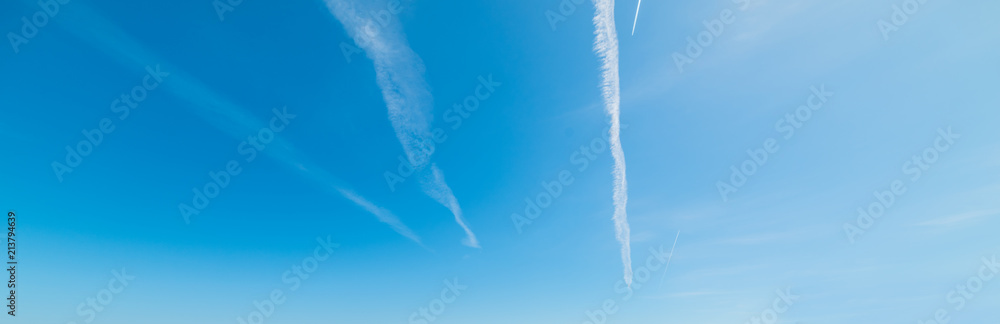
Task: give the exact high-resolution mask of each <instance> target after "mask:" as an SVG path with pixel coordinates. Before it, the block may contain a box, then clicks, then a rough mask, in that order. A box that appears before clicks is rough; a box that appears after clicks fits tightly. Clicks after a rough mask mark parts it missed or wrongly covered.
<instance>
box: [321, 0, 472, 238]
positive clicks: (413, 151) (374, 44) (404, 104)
mask: <svg viewBox="0 0 1000 324" xmlns="http://www.w3.org/2000/svg"><path fill="white" fill-rule="evenodd" d="M326 4H327V7H328V8H329V9H330V12H331V13H333V15H334V16H335V17H336V18H337V20H339V21H340V23H341V24H342V25H343V26H344V28H345V29H346V30H347V33H348V35H350V37H351V38H353V39H354V41H355V43H356V44H358V46H359V47H361V48H362V49H364V51H365V54H366V55H367V56H368V58H370V59H371V60H372V61H373V63H374V65H375V79H376V83H377V84H378V86H379V88H380V89H382V97H383V99H384V101H385V104H386V108H387V109H388V110H389V121H390V122H391V123H392V127H393V129H394V130H395V131H396V138H397V139H399V143H400V144H401V145H402V146H403V151H404V152H406V156H407V158H408V160H409V162H410V164H411V165H413V168H414V169H415V170H421V172H422V173H424V174H425V175H426V174H427V172H428V170H427V167H428V166H430V169H431V170H429V171H430V173H431V174H430V175H427V177H429V180H425V181H424V185H423V190H424V193H425V194H427V196H429V197H431V198H433V199H434V200H436V201H437V202H438V203H440V204H441V205H443V206H445V207H446V208H448V209H449V210H450V211H451V212H452V214H453V215H454V216H455V221H456V222H457V223H458V225H459V226H461V227H462V229H463V230H464V231H465V234H466V238H465V239H464V240H463V244H465V245H467V246H470V247H475V248H478V247H479V241H478V240H477V239H476V236H475V234H474V233H473V232H472V230H471V229H469V226H468V225H467V224H466V222H465V218H464V217H463V216H462V210H461V208H460V207H459V205H458V200H457V198H455V195H454V193H453V192H452V190H451V188H450V187H449V186H448V184H447V183H446V182H445V181H444V176H443V175H442V173H441V170H440V169H438V168H437V166H436V165H433V164H431V163H430V154H429V153H427V152H426V148H425V146H424V145H423V143H425V142H427V141H428V140H429V139H430V138H431V137H432V136H431V132H430V124H431V117H430V116H431V113H432V111H433V107H434V105H433V101H434V99H433V96H432V95H431V93H430V91H429V90H428V88H429V87H428V85H427V83H426V81H424V78H423V74H424V65H423V61H422V60H421V59H420V57H419V56H417V54H416V53H415V52H413V50H412V49H410V46H409V44H408V43H407V41H406V37H405V35H404V34H403V31H402V30H401V28H400V27H399V26H400V24H398V23H393V24H384V23H383V24H379V23H378V22H377V21H375V20H373V19H371V18H370V17H368V16H363V15H362V14H360V13H361V12H365V11H364V10H359V9H360V8H358V4H357V3H356V2H354V1H351V0H327V1H326ZM390 19H395V17H390ZM379 25H381V27H379ZM372 26H374V29H372V28H371V27H372ZM429 164H430V165H429Z"/></svg>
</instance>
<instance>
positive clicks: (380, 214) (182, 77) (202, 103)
mask: <svg viewBox="0 0 1000 324" xmlns="http://www.w3.org/2000/svg"><path fill="white" fill-rule="evenodd" d="M75 10H79V11H80V16H84V17H85V19H81V20H79V21H74V22H73V23H67V22H68V21H69V20H72V18H74V17H65V16H59V17H60V19H59V20H60V21H61V23H66V24H67V26H66V27H68V28H66V29H67V30H68V31H70V32H71V33H73V34H75V35H76V36H77V37H78V38H80V39H82V40H84V41H87V42H89V43H91V44H92V45H94V46H95V47H97V48H101V49H104V50H105V51H107V54H109V55H111V56H113V57H115V58H116V59H118V60H122V61H126V62H129V64H132V65H137V66H143V65H147V64H149V63H150V62H165V61H163V60H161V59H159V58H157V57H156V56H155V55H153V54H151V53H150V52H149V51H147V50H146V49H145V48H144V47H142V45H140V44H139V43H138V42H136V41H135V40H133V39H132V38H131V37H129V36H128V35H127V34H126V33H125V32H123V31H122V30H120V29H119V28H117V27H116V26H114V25H113V24H112V23H111V22H108V21H107V20H105V19H104V18H103V17H101V16H100V15H99V14H97V13H96V12H93V11H91V10H89V9H88V8H85V7H82V4H81V7H75ZM160 65H167V64H164V63H161V64H160ZM166 70H168V73H170V75H169V77H168V78H169V79H168V80H167V81H165V82H164V84H163V85H162V86H164V87H165V88H166V89H167V91H169V92H171V93H172V94H173V95H174V96H175V97H177V98H181V99H184V100H186V101H188V102H190V103H191V104H192V105H193V107H198V109H194V108H193V107H192V109H191V111H192V112H194V113H195V114H196V115H198V116H199V117H201V118H202V119H203V120H205V121H206V122H208V123H209V124H211V125H212V126H214V127H216V128H218V129H219V130H221V131H222V132H224V133H226V134H227V135H229V136H232V137H233V138H236V139H240V140H242V139H245V138H246V136H247V134H250V133H253V132H257V131H258V130H260V129H262V128H264V127H268V126H267V123H265V122H264V121H261V120H260V119H258V118H256V117H254V116H253V114H251V113H249V112H248V111H246V110H245V109H244V108H242V107H240V106H239V105H237V104H235V103H233V102H231V101H229V100H227V99H225V97H223V96H222V95H219V94H218V93H216V92H214V91H212V90H211V88H210V87H209V86H207V85H205V84H204V83H202V82H201V81H199V80H198V79H197V78H195V77H193V76H191V75H189V74H187V73H185V72H184V71H181V70H178V69H173V68H167V69H166ZM261 153H263V154H265V155H268V156H270V157H271V158H273V159H275V160H278V161H281V162H284V164H285V166H286V167H289V168H290V169H293V170H294V171H297V172H299V175H300V176H302V177H303V178H305V179H308V180H310V181H312V182H314V183H315V184H317V185H318V186H320V187H322V188H323V189H324V190H325V191H327V192H328V193H331V194H334V195H339V196H342V197H344V198H346V199H348V200H350V201H351V202H353V203H355V204H356V205H358V206H359V207H361V208H362V209H364V210H365V211H367V212H369V213H371V214H372V215H374V216H375V217H376V218H377V219H378V220H379V221H380V222H382V223H385V224H387V225H389V226H390V227H391V228H392V229H393V230H394V231H396V232H397V233H399V234H400V235H402V236H404V237H406V238H408V239H410V240H413V241H414V242H416V243H417V244H420V245H421V246H423V243H422V242H421V241H420V237H418V236H417V235H416V234H414V233H413V231H412V230H410V229H409V228H408V227H407V226H406V225H405V224H403V223H402V221H400V220H399V218H398V217H396V215H393V214H392V212H390V211H388V210H386V209H385V208H382V207H378V206H376V205H375V204H374V203H372V202H371V201H369V200H368V199H365V198H364V197H362V196H360V195H358V194H357V193H355V192H354V191H353V190H351V189H350V186H349V185H347V184H346V183H345V182H344V181H342V180H340V179H339V178H337V177H336V176H334V175H333V174H331V173H330V172H328V171H326V170H324V169H323V168H321V167H319V166H316V165H314V164H313V163H311V162H309V161H308V159H307V158H305V157H304V156H302V154H300V153H299V152H298V151H297V150H295V149H294V148H293V147H292V146H291V144H289V143H288V142H287V141H285V140H284V139H283V138H280V137H277V136H275V137H274V140H273V141H272V142H271V143H270V144H268V146H267V149H265V150H263V151H262V152H261Z"/></svg>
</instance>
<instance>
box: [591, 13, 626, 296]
mask: <svg viewBox="0 0 1000 324" xmlns="http://www.w3.org/2000/svg"><path fill="white" fill-rule="evenodd" d="M594 4H595V5H596V6H597V11H596V12H595V13H594V28H595V31H594V36H595V37H594V51H595V52H597V56H598V57H600V58H601V92H602V94H603V97H604V111H605V112H606V113H607V114H608V117H609V119H610V123H611V129H610V130H609V135H610V142H611V156H612V157H613V158H614V161H615V166H614V172H613V173H612V174H613V175H614V195H613V196H612V197H613V199H614V204H615V213H614V217H613V218H612V219H613V220H614V223H615V238H616V239H618V242H619V243H620V244H621V253H622V263H623V264H624V266H625V283H626V284H628V285H631V284H632V248H631V246H630V245H631V243H630V240H631V239H630V230H629V226H628V216H627V214H626V212H625V206H626V204H627V202H628V184H627V183H626V180H625V153H624V152H623V151H622V141H621V121H620V119H619V115H620V114H621V107H620V104H621V102H620V101H621V99H620V88H619V85H618V83H619V79H618V35H617V32H616V31H615V1H614V0H594Z"/></svg>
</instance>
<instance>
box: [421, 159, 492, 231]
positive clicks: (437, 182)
mask: <svg viewBox="0 0 1000 324" xmlns="http://www.w3.org/2000/svg"><path fill="white" fill-rule="evenodd" d="M424 191H425V192H427V194H428V195H430V196H431V198H434V200H437V202H438V203H440V204H442V205H444V206H445V207H448V209H449V210H451V213H452V214H454V215H455V222H456V223H458V226H461V227H462V230H464V231H465V239H464V240H463V241H462V244H465V245H468V246H471V247H479V241H478V240H476V234H473V233H472V229H470V228H469V225H466V224H465V218H463V217H462V208H461V207H459V206H458V200H457V199H455V195H454V194H453V193H452V192H451V188H448V183H446V182H445V181H444V174H442V173H441V169H438V167H437V165H436V164H433V163H432V164H431V178H430V179H429V180H428V181H425V182H424Z"/></svg>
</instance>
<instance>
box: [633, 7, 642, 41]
mask: <svg viewBox="0 0 1000 324" xmlns="http://www.w3.org/2000/svg"><path fill="white" fill-rule="evenodd" d="M641 6H642V0H639V4H637V5H636V6H635V20H633V21H632V35H635V23H637V22H639V7H641Z"/></svg>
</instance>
